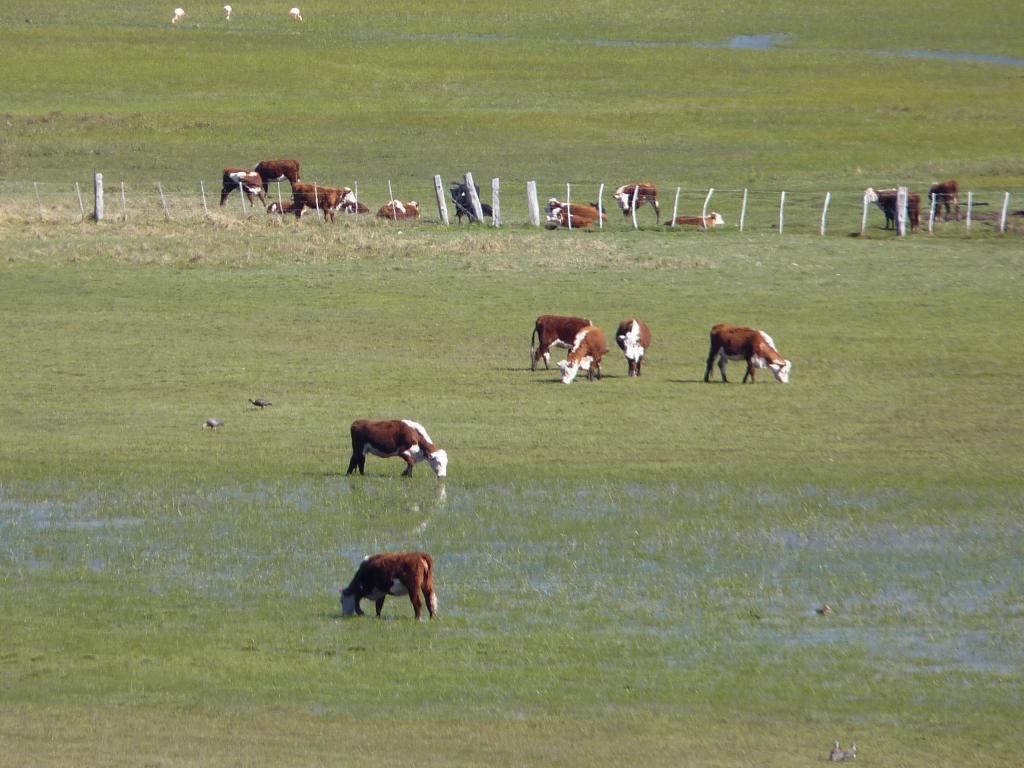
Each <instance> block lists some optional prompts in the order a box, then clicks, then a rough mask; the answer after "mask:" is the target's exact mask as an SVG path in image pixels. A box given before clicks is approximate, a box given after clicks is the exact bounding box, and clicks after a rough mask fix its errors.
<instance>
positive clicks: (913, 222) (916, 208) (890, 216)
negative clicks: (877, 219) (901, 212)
mask: <svg viewBox="0 0 1024 768" xmlns="http://www.w3.org/2000/svg"><path fill="white" fill-rule="evenodd" d="M864 196H865V197H866V198H867V199H868V200H869V201H870V202H872V203H874V204H875V205H877V206H878V207H879V209H881V211H882V213H884V214H885V228H886V229H890V228H893V229H894V228H895V227H896V214H897V211H896V200H897V197H898V193H897V191H896V190H895V189H879V190H877V191H876V190H874V189H872V188H871V187H868V188H867V189H866V190H864ZM907 223H908V224H910V231H911V232H917V227H918V225H919V224H920V223H921V196H920V195H918V194H917V193H916V192H908V193H907ZM890 225H891V227H890Z"/></svg>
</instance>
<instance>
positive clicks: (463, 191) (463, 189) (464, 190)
mask: <svg viewBox="0 0 1024 768" xmlns="http://www.w3.org/2000/svg"><path fill="white" fill-rule="evenodd" d="M475 186H476V199H477V200H478V201H479V202H480V212H481V213H482V214H483V215H484V216H494V210H493V209H492V208H491V206H489V205H488V204H487V203H485V202H483V201H482V200H480V185H479V184H476V185H475ZM448 191H449V192H450V193H451V196H452V203H454V204H455V217H456V218H457V219H458V222H459V224H461V223H462V217H463V216H465V217H467V218H468V219H469V223H470V224H472V223H473V222H474V221H478V219H477V217H476V210H475V209H474V207H473V198H472V196H471V195H470V192H469V185H468V184H465V183H462V184H453V185H452V186H451V187H450V188H449V190H448Z"/></svg>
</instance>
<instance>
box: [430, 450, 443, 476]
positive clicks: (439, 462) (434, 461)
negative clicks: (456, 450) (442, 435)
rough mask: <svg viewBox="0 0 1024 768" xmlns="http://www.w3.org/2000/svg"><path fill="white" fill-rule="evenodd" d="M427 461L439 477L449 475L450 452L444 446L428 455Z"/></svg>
mask: <svg viewBox="0 0 1024 768" xmlns="http://www.w3.org/2000/svg"><path fill="white" fill-rule="evenodd" d="M427 462H428V463H429V464H430V468H431V469H432V470H434V474H435V475H437V476H438V477H447V476H448V452H447V451H446V450H444V448H438V449H437V450H436V451H434V452H433V453H431V454H428V455H427Z"/></svg>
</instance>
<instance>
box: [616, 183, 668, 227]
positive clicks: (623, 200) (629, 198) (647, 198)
mask: <svg viewBox="0 0 1024 768" xmlns="http://www.w3.org/2000/svg"><path fill="white" fill-rule="evenodd" d="M634 195H635V196H636V207H637V208H639V207H640V206H641V205H644V204H645V203H646V204H648V205H650V206H651V207H652V208H653V209H654V214H655V217H656V221H657V222H658V223H659V224H660V223H661V205H660V204H659V203H658V188H657V187H656V186H654V185H653V184H651V183H650V182H649V181H634V182H632V183H631V184H623V185H622V186H621V187H619V188H618V189H616V190H615V195H614V197H615V202H617V203H618V204H619V208H621V209H622V215H623V216H629V214H630V213H631V212H632V210H633V197H634Z"/></svg>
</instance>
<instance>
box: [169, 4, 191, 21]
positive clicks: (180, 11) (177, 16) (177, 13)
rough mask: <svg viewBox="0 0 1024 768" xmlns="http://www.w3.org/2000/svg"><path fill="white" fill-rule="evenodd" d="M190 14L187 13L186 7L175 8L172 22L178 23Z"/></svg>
mask: <svg viewBox="0 0 1024 768" xmlns="http://www.w3.org/2000/svg"><path fill="white" fill-rule="evenodd" d="M187 15H188V14H187V13H185V9H184V8H175V9H174V15H173V16H171V24H177V23H178V22H179V21H181V20H182V19H184V18H185V17H186V16H187Z"/></svg>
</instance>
